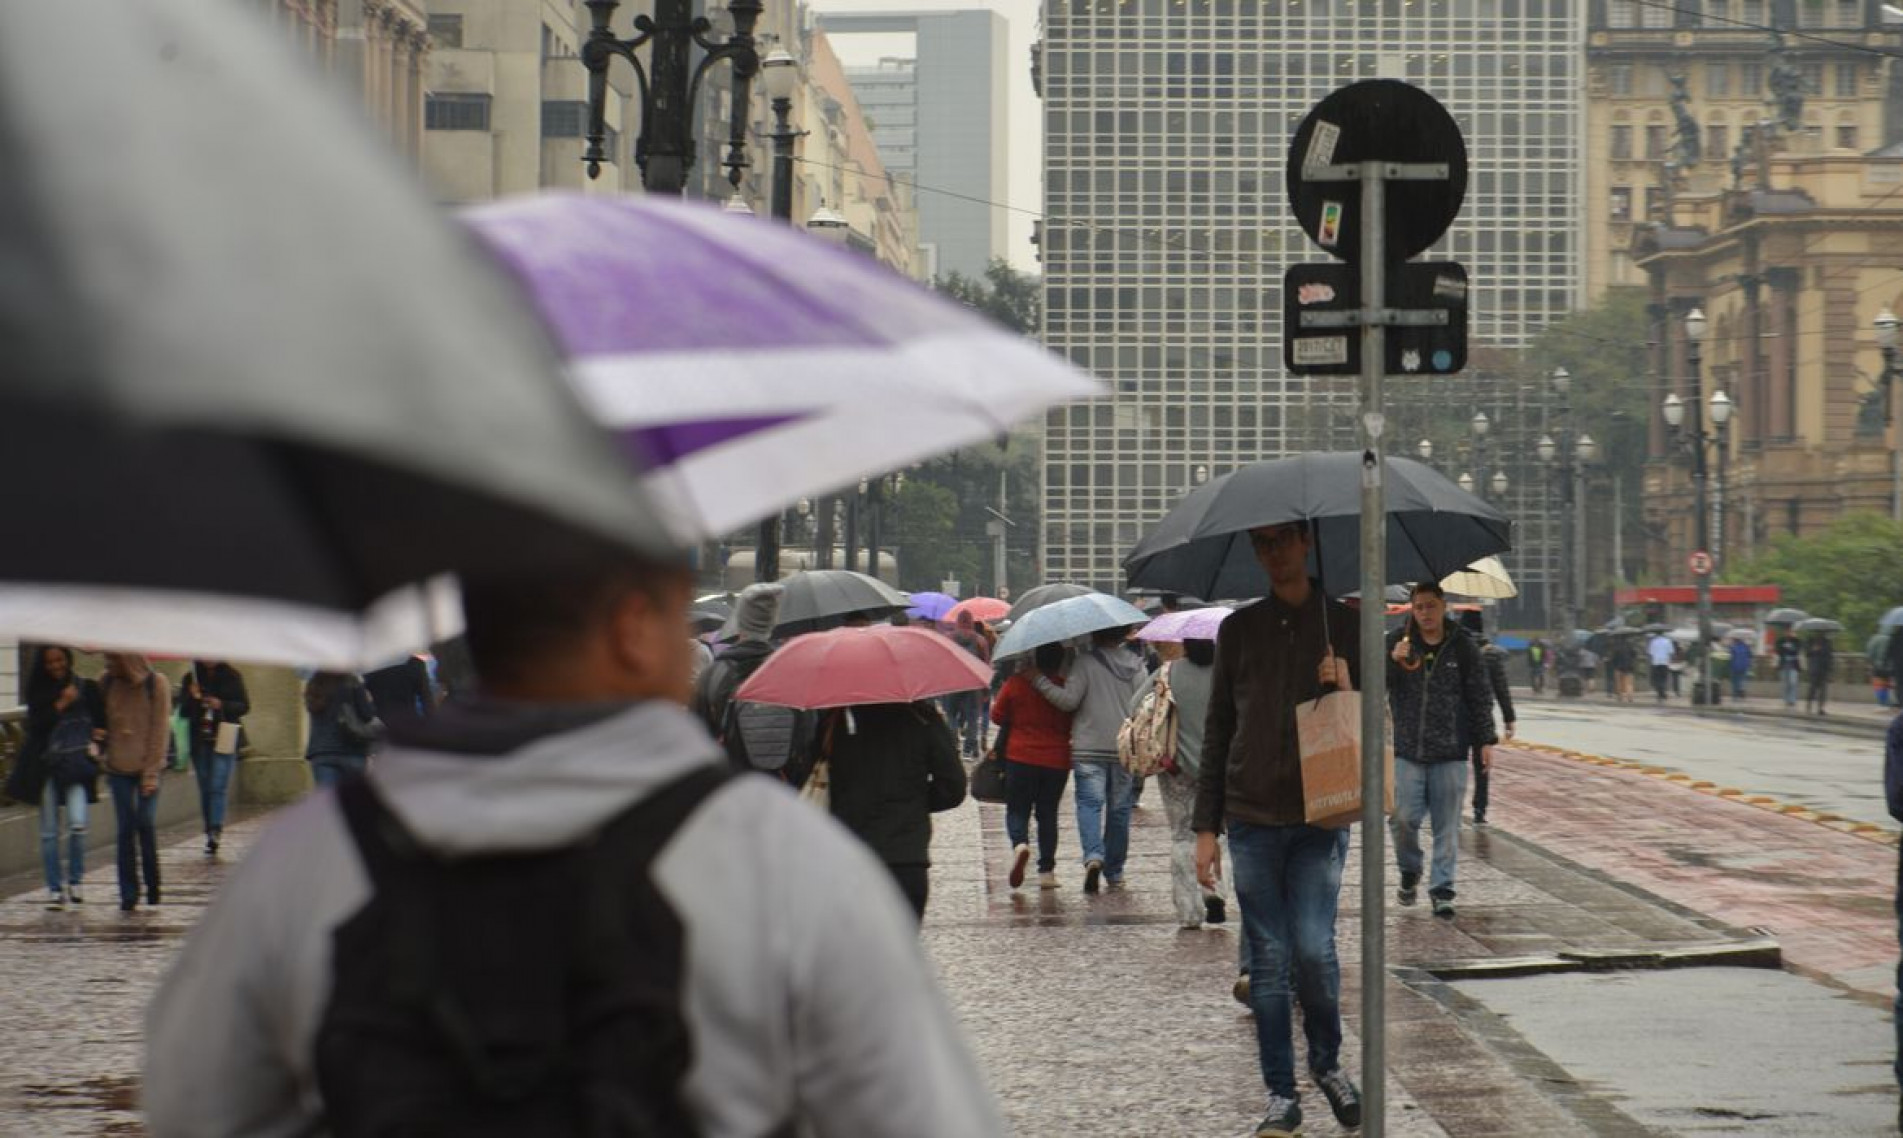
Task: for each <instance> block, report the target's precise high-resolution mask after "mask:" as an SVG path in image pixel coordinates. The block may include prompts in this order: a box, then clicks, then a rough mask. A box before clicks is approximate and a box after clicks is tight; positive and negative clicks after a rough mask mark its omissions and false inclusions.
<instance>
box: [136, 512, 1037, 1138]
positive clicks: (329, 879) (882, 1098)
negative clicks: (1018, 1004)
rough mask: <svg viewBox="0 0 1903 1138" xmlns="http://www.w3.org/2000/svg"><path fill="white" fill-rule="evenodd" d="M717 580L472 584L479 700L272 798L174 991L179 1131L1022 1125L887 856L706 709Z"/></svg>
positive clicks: (158, 1100)
mask: <svg viewBox="0 0 1903 1138" xmlns="http://www.w3.org/2000/svg"><path fill="white" fill-rule="evenodd" d="M550 556H551V558H552V557H553V556H554V553H553V551H551V554H550ZM691 583H692V578H691V576H690V574H689V573H688V572H687V571H686V570H684V569H680V568H676V567H674V566H673V565H672V564H671V563H670V564H666V565H662V564H656V563H653V562H649V563H643V562H641V561H638V560H635V559H634V558H633V556H632V555H631V554H630V553H629V552H627V551H626V550H622V549H618V548H617V549H613V550H604V551H601V552H599V553H593V554H590V553H587V552H585V551H574V552H571V553H570V554H569V555H568V558H567V559H565V560H562V561H559V562H555V563H554V564H553V565H552V566H551V567H550V568H548V569H544V570H541V571H539V572H536V573H534V574H532V575H531V574H528V573H522V574H517V575H511V576H507V577H502V578H489V579H484V578H473V577H472V578H465V580H464V581H463V591H464V608H465V617H466V625H467V640H468V647H469V652H470V656H471V658H472V660H473V661H474V663H475V666H476V673H477V675H479V676H480V678H481V686H480V688H479V690H478V691H477V693H476V695H475V698H474V699H473V700H471V701H469V702H467V703H458V704H452V705H450V706H447V707H445V708H444V709H442V710H441V711H439V712H438V713H437V714H436V715H435V716H433V717H431V718H429V719H427V720H422V721H418V722H411V723H407V724H396V725H393V730H392V732H391V735H390V739H389V745H388V747H387V749H386V750H385V751H383V752H382V753H381V755H380V757H379V761H378V764H377V767H376V769H375V770H373V771H371V772H370V774H369V775H368V776H367V777H365V778H362V779H356V780H352V781H351V782H348V783H345V784H343V786H342V787H340V788H339V789H338V790H337V791H335V792H330V791H324V792H320V793H318V794H315V795H312V796H311V797H309V798H307V799H305V800H304V801H302V802H300V803H298V804H297V805H295V806H292V807H289V808H288V809H286V810H284V811H282V812H281V813H280V814H279V815H278V816H277V817H276V818H274V819H273V820H272V823H271V825H270V826H269V828H268V829H267V830H266V831H265V833H264V834H263V836H262V837H261V838H260V840H259V842H258V844H257V846H256V847H255V848H254V849H253V850H252V852H251V854H250V856H249V857H247V858H246V859H245V861H244V862H243V864H242V865H241V866H239V867H238V869H237V870H236V871H235V872H234V873H233V874H232V875H231V876H230V878H228V879H227V881H226V883H225V885H224V887H223V889H222V891H221V892H220V894H219V896H218V897H217V899H216V901H215V902H214V903H213V905H212V906H211V908H210V909H209V910H208V911H207V912H206V914H205V915H204V917H203V918H202V919H201V921H200V922H199V924H198V926H197V927H196V928H195V929H194V930H193V932H192V936H191V939H190V941H189V943H188V944H187V945H186V947H185V949H184V951H183V952H182V953H181V954H180V956H179V958H178V960H177V962H176V964H175V966H174V967H173V969H172V971H171V973H170V974H169V975H168V976H167V978H166V979H165V981H164V983H163V985H162V986H161V988H160V990H159V993H158V995H157V996H156V998H155V999H154V1001H153V1004H152V1007H151V1009H150V1012H149V1014H148V1017H147V1023H146V1032H145V1042H146V1055H145V1072H144V1079H143V1105H144V1109H145V1119H146V1122H147V1125H148V1127H149V1129H150V1131H151V1133H152V1134H153V1135H155V1136H156V1138H168V1136H171V1135H181V1136H183V1135H204V1134H234V1133H250V1134H265V1133H270V1134H305V1133H314V1132H318V1131H323V1132H326V1133H331V1134H336V1135H339V1136H349V1135H358V1134H416V1133H427V1134H456V1135H466V1136H483V1135H505V1134H506V1135H531V1134H532V1135H538V1136H539V1135H563V1134H575V1135H579V1134H589V1135H608V1134H614V1135H666V1136H670V1138H671V1136H675V1135H696V1134H697V1135H703V1136H707V1138H741V1136H747V1138H756V1136H760V1135H776V1134H792V1133H795V1132H796V1131H799V1129H800V1128H801V1127H806V1128H810V1130H811V1131H812V1132H814V1133H818V1134H851V1135H870V1136H875V1138H877V1136H884V1135H894V1136H896V1135H923V1136H926V1138H938V1136H943V1138H965V1136H978V1138H987V1136H990V1135H996V1134H1001V1133H1002V1132H1003V1124H1002V1122H1001V1120H1000V1119H999V1117H998V1115H997V1111H996V1106H995V1104H994V1102H993V1099H992V1097H991V1094H990V1092H989V1091H988V1090H987V1089H986V1086H985V1084H984V1081H983V1079H982V1077H981V1076H980V1074H979V1071H978V1069H977V1067H976V1065H975V1063H974V1062H973V1061H972V1059H971V1057H970V1055H969V1054H968V1052H967V1050H966V1048H965V1046H964V1044H963V1042H962V1040H961V1039H960V1037H959V1033H958V1029H957V1027H956V1025H955V1023H954V1021H953V1019H952V1017H951V1014H950V1011H949V1010H948V1008H947V1007H946V1005H945V1002H944V1000H943V998H942V996H941V995H940V993H939V989H938V986H937V983H936V981H935V980H934V978H933V976H932V970H931V969H930V968H929V967H928V966H927V964H926V962H925V959H924V957H923V955H922V953H921V952H920V950H919V947H918V944H917V940H916V935H917V934H916V926H915V924H914V922H913V919H912V915H911V912H910V911H909V909H908V908H907V907H906V904H905V902H904V900H903V898H902V897H901V896H900V894H899V891H898V889H897V888H896V887H895V886H894V885H893V883H892V879H891V877H890V875H889V874H887V873H886V871H885V870H884V868H883V867H881V866H880V865H879V863H878V862H877V861H875V860H874V859H873V857H872V856H871V855H870V854H869V853H868V852H867V851H866V850H865V848H864V847H863V846H862V845H861V844H860V843H859V842H857V841H855V840H854V839H853V838H852V836H851V835H849V834H847V833H846V832H845V831H844V830H843V829H842V828H841V827H840V826H839V825H838V824H837V823H836V822H834V821H833V820H832V819H831V818H828V817H827V816H826V815H825V814H823V813H822V812H820V811H817V810H814V809H812V808H811V807H810V806H809V805H807V804H805V803H803V802H800V801H798V800H796V799H795V798H794V797H793V796H792V795H789V794H786V793H785V792H784V791H783V790H781V789H780V788H778V787H773V786H769V785H767V784H766V782H765V781H764V780H762V779H756V778H737V777H734V776H733V775H732V774H731V772H729V771H728V770H727V769H726V763H725V761H724V759H723V756H722V752H721V748H720V747H719V746H718V745H717V744H715V743H714V742H713V740H711V739H710V738H708V736H707V734H706V732H705V731H704V730H703V729H702V727H701V725H700V723H699V722H697V721H696V720H695V718H694V717H693V716H692V715H691V714H690V713H689V712H688V711H687V710H686V708H685V706H684V704H685V703H686V701H687V699H688V696H689V691H688V680H687V676H688V671H687V667H688V660H687V637H686V636H685V635H683V630H684V628H685V626H686V610H687V602H688V598H689V596H690V595H691V589H690V586H691Z"/></svg>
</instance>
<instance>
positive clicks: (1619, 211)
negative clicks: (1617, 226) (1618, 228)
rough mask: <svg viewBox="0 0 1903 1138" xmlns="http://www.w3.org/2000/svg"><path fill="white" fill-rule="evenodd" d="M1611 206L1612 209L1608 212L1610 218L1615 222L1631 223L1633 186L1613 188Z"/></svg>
mask: <svg viewBox="0 0 1903 1138" xmlns="http://www.w3.org/2000/svg"><path fill="white" fill-rule="evenodd" d="M1611 206H1612V208H1611V209H1610V210H1608V211H1607V216H1608V217H1610V218H1611V219H1612V220H1614V221H1631V220H1632V187H1631V186H1614V187H1612V203H1611Z"/></svg>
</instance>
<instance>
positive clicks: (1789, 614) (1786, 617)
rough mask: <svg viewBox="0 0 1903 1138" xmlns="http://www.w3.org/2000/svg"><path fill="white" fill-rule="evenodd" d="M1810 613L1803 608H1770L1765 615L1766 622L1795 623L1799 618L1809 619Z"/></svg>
mask: <svg viewBox="0 0 1903 1138" xmlns="http://www.w3.org/2000/svg"><path fill="white" fill-rule="evenodd" d="M1809 619H1810V614H1809V613H1807V612H1805V611H1804V610H1803V609H1790V608H1785V609H1772V610H1771V611H1770V612H1769V613H1768V614H1766V615H1765V618H1764V623H1766V624H1796V623H1797V622H1798V621H1800V620H1809Z"/></svg>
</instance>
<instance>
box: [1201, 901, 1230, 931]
mask: <svg viewBox="0 0 1903 1138" xmlns="http://www.w3.org/2000/svg"><path fill="white" fill-rule="evenodd" d="M1228 919H1229V906H1228V905H1226V904H1225V903H1224V902H1223V899H1222V898H1221V897H1204V898H1203V923H1204V924H1206V925H1220V924H1222V923H1223V922H1224V921H1227V920H1228Z"/></svg>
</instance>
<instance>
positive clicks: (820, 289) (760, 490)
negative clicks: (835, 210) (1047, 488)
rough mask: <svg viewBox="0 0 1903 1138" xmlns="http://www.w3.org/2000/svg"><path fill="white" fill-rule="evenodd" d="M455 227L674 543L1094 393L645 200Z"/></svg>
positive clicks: (713, 214)
mask: <svg viewBox="0 0 1903 1138" xmlns="http://www.w3.org/2000/svg"><path fill="white" fill-rule="evenodd" d="M462 216H463V219H464V220H465V221H466V222H467V223H468V224H469V225H470V226H471V227H472V228H473V229H474V230H475V231H476V233H477V234H478V235H479V236H480V237H481V238H482V240H483V241H484V242H486V243H487V244H488V245H489V246H490V247H491V248H492V249H493V250H494V251H495V252H496V253H497V255H498V256H499V257H500V258H501V260H502V261H503V262H504V263H505V264H506V265H507V266H508V267H509V268H510V269H511V270H513V271H514V273H515V275H516V277H517V278H518V279H519V280H521V281H522V282H523V283H524V285H525V286H526V287H527V289H528V291H529V292H530V293H531V294H532V295H533V297H534V299H535V302H536V304H537V306H538V307H539V308H540V309H541V311H542V313H543V315H544V316H545V317H546V318H547V320H548V322H549V324H550V325H551V326H552V328H553V329H554V331H555V334H556V337H557V339H558V340H559V341H560V342H561V345H562V347H563V348H564V350H565V352H566V354H567V356H568V358H569V366H570V370H571V373H572V375H573V378H574V381H575V383H576V385H577V387H578V388H579V390H580V391H581V393H582V397H583V400H584V401H585V402H586V403H588V404H589V405H590V406H591V407H592V408H593V410H594V412H595V414H596V415H597V416H598V417H599V418H600V419H601V420H602V421H603V422H605V423H607V424H608V425H609V426H611V427H613V428H615V429H616V430H617V431H618V432H619V433H620V435H621V437H622V439H623V441H624V444H625V445H626V446H628V447H629V448H630V449H631V450H633V451H635V452H637V453H638V454H639V456H640V457H641V458H642V459H643V460H644V461H646V462H648V463H650V464H651V465H652V466H653V468H654V469H653V472H652V473H651V474H650V475H649V476H648V479H647V484H648V489H649V490H650V492H651V493H652V495H653V496H654V498H655V499H656V500H657V502H658V504H659V505H660V506H661V508H662V509H664V510H665V511H667V513H668V515H669V518H670V521H671V522H672V523H673V524H674V526H675V528H676V530H677V531H678V532H679V533H680V534H681V536H683V537H684V538H688V539H693V540H699V539H702V538H706V537H711V536H714V535H718V534H722V533H728V532H731V531H732V530H734V529H736V528H738V527H740V526H742V525H744V524H746V523H748V522H750V521H753V520H755V519H757V518H761V517H765V516H768V515H770V514H772V513H774V512H776V511H778V510H781V509H784V508H785V507H787V506H789V505H791V504H792V503H794V502H796V501H798V500H799V499H800V498H802V497H806V496H810V495H813V494H822V493H828V492H831V491H833V490H836V489H838V488H839V487H842V486H847V485H852V484H854V483H856V482H857V481H858V480H859V479H860V478H862V477H866V476H868V475H873V474H879V473H882V472H884V471H888V470H892V469H894V468H897V467H901V466H905V465H907V464H909V463H913V462H917V461H919V460H921V459H924V458H928V457H931V456H933V455H936V454H940V453H943V452H945V451H949V450H953V449H956V448H957V447H960V446H965V445H967V444H970V443H975V442H980V441H983V440H986V439H992V438H996V437H997V436H998V435H1000V434H1002V433H1004V432H1005V431H1006V430H1008V429H1009V428H1010V426H1011V425H1012V424H1013V423H1016V422H1018V421H1020V420H1023V419H1025V418H1028V417H1030V416H1032V415H1035V414H1038V413H1040V412H1042V411H1044V410H1045V409H1047V408H1049V407H1052V406H1055V405H1057V404H1060V403H1067V402H1069V401H1071V400H1074V399H1086V398H1090V397H1093V396H1096V395H1100V394H1102V391H1101V389H1100V387H1099V385H1098V384H1097V383H1096V382H1095V381H1094V380H1092V379H1090V378H1089V377H1088V376H1086V375H1084V374H1083V373H1082V372H1080V371H1078V370H1076V369H1075V368H1073V367H1072V366H1071V365H1070V364H1068V363H1066V362H1064V361H1063V360H1061V359H1060V358H1058V357H1057V356H1055V355H1053V354H1052V353H1050V352H1048V351H1045V350H1044V349H1043V348H1042V347H1040V346H1038V345H1037V344H1036V343H1034V342H1033V341H1031V340H1029V339H1027V338H1026V337H1023V336H1018V335H1015V334H1013V333H1011V332H1009V331H1007V330H1005V329H1003V328H1002V327H1000V326H999V325H997V324H995V323H993V322H992V321H990V320H988V319H986V318H985V317H983V316H980V315H978V314H977V313H975V312H972V311H970V310H968V309H966V308H965V307H963V306H962V305H959V304H955V303H952V302H949V301H947V300H944V299H942V298H940V297H938V296H936V295H934V294H932V293H931V292H930V291H928V290H926V289H924V288H922V287H920V286H919V285H917V284H916V283H914V282H912V281H910V280H907V279H905V278H903V277H901V276H899V275H898V274H896V273H893V272H892V271H891V270H889V269H887V268H885V267H884V266H882V265H880V264H879V263H878V262H876V261H874V260H873V259H872V258H870V257H867V256H865V255H863V254H860V253H856V252H852V251H849V250H846V249H840V248H836V247H833V246H830V245H827V244H826V243H824V242H822V241H820V240H818V239H817V238H814V237H811V236H809V235H807V234H805V233H803V232H800V231H798V230H796V229H793V228H790V227H788V226H785V225H782V224H778V223H775V222H771V221H767V220H764V219H758V218H751V217H746V216H742V215H736V214H732V213H727V212H725V211H722V210H720V209H717V208H713V207H710V206H707V205H705V204H696V203H686V202H680V201H675V200H671V199H665V198H657V197H583V196H578V195H547V196H541V197H533V198H522V199H518V200H515V201H509V202H501V203H496V204H493V205H485V206H480V207H476V208H473V209H469V210H467V211H465V212H464V213H463V215H462Z"/></svg>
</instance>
